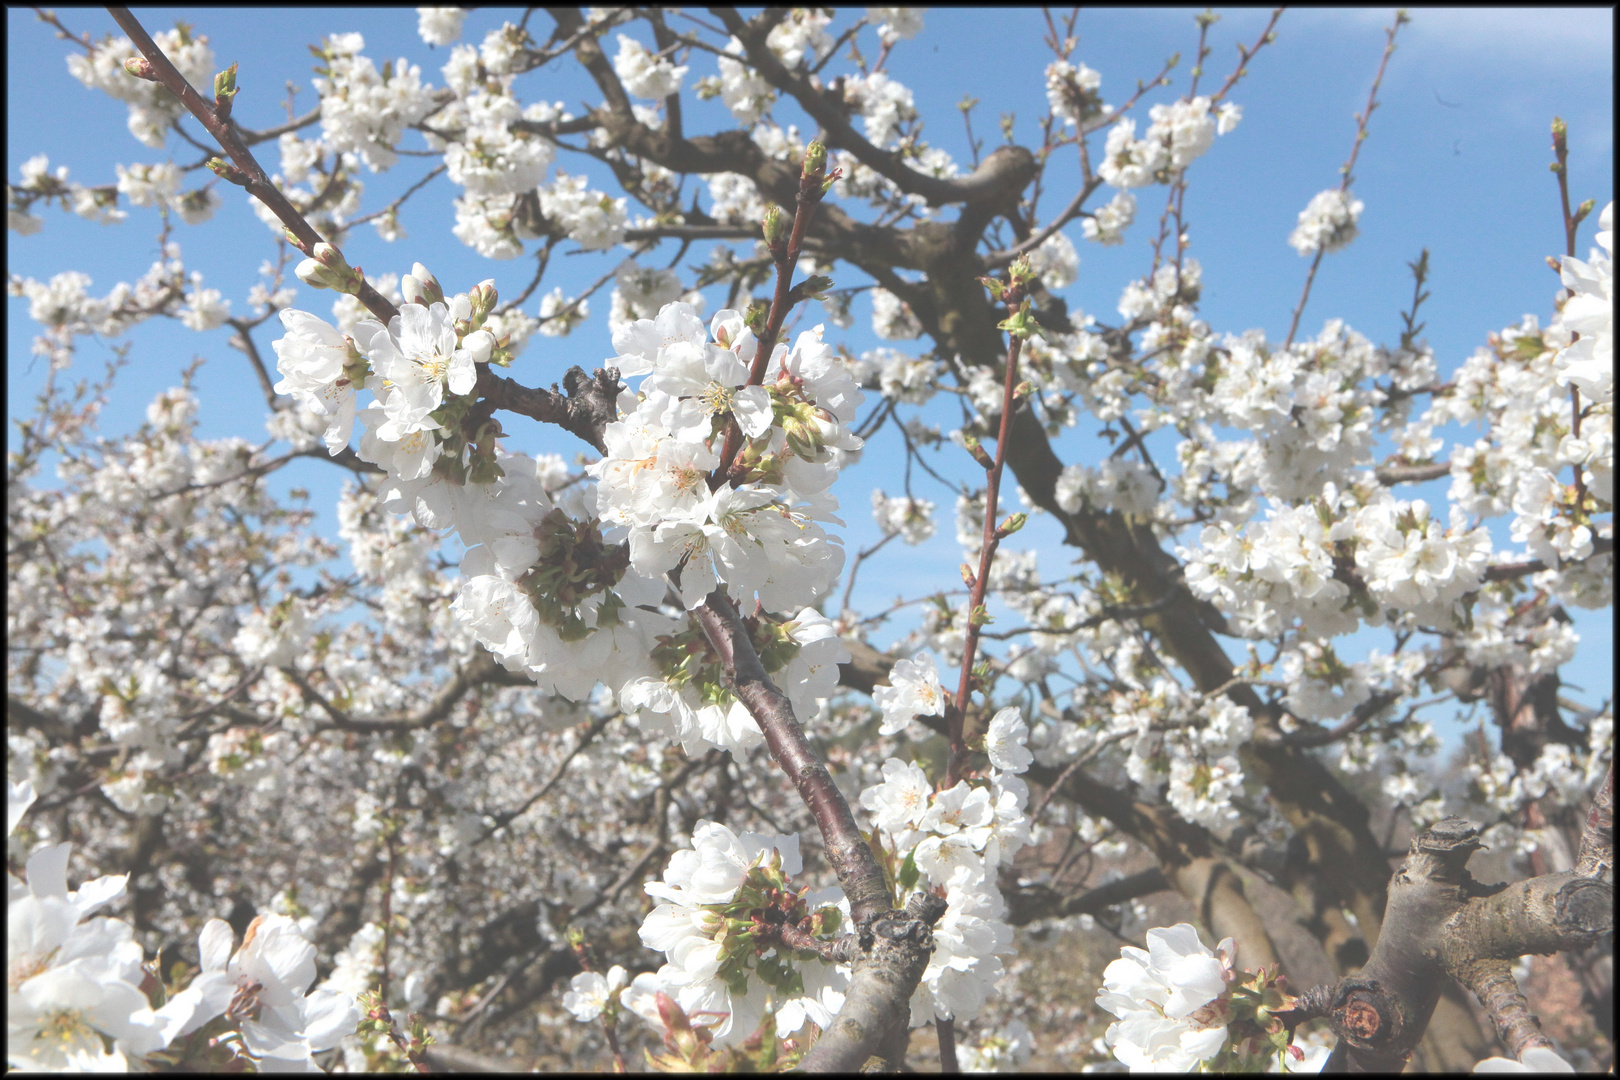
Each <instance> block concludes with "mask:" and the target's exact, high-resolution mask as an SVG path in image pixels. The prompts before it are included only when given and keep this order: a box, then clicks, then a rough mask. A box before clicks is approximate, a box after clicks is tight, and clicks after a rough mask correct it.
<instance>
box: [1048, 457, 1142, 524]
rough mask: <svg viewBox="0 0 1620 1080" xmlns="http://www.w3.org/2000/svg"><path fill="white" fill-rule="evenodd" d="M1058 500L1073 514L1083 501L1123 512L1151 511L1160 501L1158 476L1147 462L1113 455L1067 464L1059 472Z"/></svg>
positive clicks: (1063, 507) (1090, 504)
mask: <svg viewBox="0 0 1620 1080" xmlns="http://www.w3.org/2000/svg"><path fill="white" fill-rule="evenodd" d="M1056 497H1057V504H1058V506H1059V507H1061V508H1062V509H1064V510H1066V511H1067V512H1069V513H1071V514H1075V513H1079V511H1080V507H1081V506H1082V505H1086V506H1090V507H1092V508H1094V509H1097V510H1118V511H1120V512H1121V513H1124V514H1151V513H1152V512H1153V508H1154V507H1156V506H1157V505H1158V504H1159V478H1158V477H1157V476H1155V475H1154V473H1153V470H1152V469H1150V468H1149V467H1148V466H1147V465H1146V464H1144V463H1143V462H1140V461H1136V460H1134V459H1130V458H1124V457H1114V456H1112V455H1110V456H1109V457H1106V458H1104V459H1103V460H1102V461H1101V462H1099V463H1098V464H1097V466H1096V467H1095V468H1093V467H1092V466H1090V465H1066V466H1064V469H1063V472H1062V473H1061V474H1060V475H1059V476H1058V481H1057V490H1056Z"/></svg>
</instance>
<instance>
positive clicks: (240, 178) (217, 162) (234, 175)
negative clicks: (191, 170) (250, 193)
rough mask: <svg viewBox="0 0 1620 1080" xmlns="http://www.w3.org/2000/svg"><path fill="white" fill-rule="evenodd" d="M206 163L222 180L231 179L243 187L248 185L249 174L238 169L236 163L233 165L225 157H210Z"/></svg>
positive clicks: (209, 169)
mask: <svg viewBox="0 0 1620 1080" xmlns="http://www.w3.org/2000/svg"><path fill="white" fill-rule="evenodd" d="M204 164H206V165H207V166H208V171H209V172H211V173H213V174H214V175H215V176H217V177H219V178H220V179H221V180H229V181H230V182H231V183H233V184H237V185H239V186H241V187H246V186H247V182H248V174H247V173H245V172H243V171H242V170H241V169H238V168H237V167H236V166H235V165H232V164H231V163H230V162H228V161H226V160H225V159H224V158H217V157H216V158H209V159H208V160H207V161H206V162H204Z"/></svg>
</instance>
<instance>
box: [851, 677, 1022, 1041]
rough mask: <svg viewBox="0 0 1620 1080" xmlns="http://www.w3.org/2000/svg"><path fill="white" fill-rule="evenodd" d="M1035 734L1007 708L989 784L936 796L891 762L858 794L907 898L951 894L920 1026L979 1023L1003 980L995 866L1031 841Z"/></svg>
mask: <svg viewBox="0 0 1620 1080" xmlns="http://www.w3.org/2000/svg"><path fill="white" fill-rule="evenodd" d="M902 663H904V661H902ZM1028 737H1029V728H1028V726H1027V725H1026V724H1025V723H1024V720H1023V716H1022V714H1021V713H1020V711H1019V710H1018V709H1017V708H1005V709H1001V710H999V711H998V712H997V713H996V714H995V716H994V717H992V718H991V721H990V724H989V726H988V729H987V731H986V733H985V737H984V741H985V750H986V752H987V753H988V755H989V757H990V765H991V770H990V774H989V776H988V778H987V780H976V781H968V780H961V781H958V782H957V783H956V785H955V786H953V787H951V788H949V789H948V790H945V791H935V790H933V787H932V785H930V784H929V782H928V777H927V775H926V774H925V773H924V772H923V771H922V769H921V768H919V767H918V766H917V765H916V764H915V763H912V764H907V763H905V762H903V761H901V760H899V759H898V758H890V759H889V760H887V761H885V762H884V763H883V781H882V783H879V784H876V785H874V786H872V787H868V788H867V789H866V790H865V791H863V792H862V793H861V799H860V802H861V805H862V806H864V807H865V808H866V809H867V810H869V811H871V812H872V816H873V823H874V825H875V826H876V827H877V830H878V837H879V838H880V839H875V840H874V843H875V844H878V845H879V846H880V847H881V850H882V852H883V854H884V856H885V857H886V858H892V861H893V864H894V868H895V879H896V883H897V885H898V887H899V889H900V891H901V892H902V894H907V893H910V892H911V891H913V890H914V889H921V890H925V891H927V890H932V889H936V888H943V889H944V890H945V899H946V903H947V907H946V910H945V914H944V915H943V916H942V917H941V918H940V920H939V922H938V924H937V925H936V926H935V927H934V952H933V955H932V956H931V957H930V958H929V962H928V967H927V969H926V970H925V971H924V972H923V977H922V982H921V983H919V984H918V987H917V990H916V993H915V994H914V995H913V996H912V999H911V1025H912V1026H913V1027H917V1026H920V1025H922V1024H926V1023H928V1022H930V1021H932V1020H935V1019H956V1020H970V1019H972V1018H973V1017H975V1016H977V1015H978V1014H979V1012H980V1010H981V1009H983V1007H984V1002H985V999H986V998H987V997H988V995H989V993H990V991H991V989H992V988H993V987H994V986H995V983H996V980H998V979H999V978H1000V977H1001V976H1002V974H1003V968H1002V963H1001V956H1002V955H1003V954H1005V953H1009V952H1011V951H1012V948H1011V945H1012V928H1011V927H1009V926H1008V925H1007V924H1006V923H1005V922H1004V921H1003V920H1002V916H1003V915H1004V914H1005V912H1006V902H1005V900H1004V899H1003V898H1002V895H1001V891H1000V889H999V888H998V887H997V885H996V868H997V867H998V866H1000V865H1001V864H1002V863H1004V862H1011V860H1012V858H1013V856H1014V855H1015V854H1016V853H1017V852H1018V850H1019V849H1020V848H1022V847H1023V846H1024V845H1026V844H1028V843H1030V831H1029V830H1030V822H1029V819H1028V818H1027V817H1026V816H1025V814H1024V807H1025V804H1026V803H1027V802H1028V799H1029V787H1028V785H1026V784H1025V783H1024V781H1023V779H1022V778H1021V777H1020V776H1019V775H1018V774H1019V773H1022V772H1023V771H1024V770H1025V769H1027V768H1028V767H1029V764H1030V762H1031V761H1032V760H1033V755H1032V754H1031V753H1030V751H1029V750H1028V749H1027V748H1026V747H1025V745H1024V744H1025V742H1026V741H1027V740H1028ZM903 899H904V895H902V896H900V897H898V898H897V903H898V902H899V901H901V900H903Z"/></svg>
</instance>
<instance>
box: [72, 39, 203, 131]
mask: <svg viewBox="0 0 1620 1080" xmlns="http://www.w3.org/2000/svg"><path fill="white" fill-rule="evenodd" d="M152 41H153V42H154V43H155V44H156V45H157V47H158V48H160V49H162V50H163V55H164V56H167V57H168V58H169V60H170V62H171V63H173V64H174V66H175V67H176V68H177V69H178V70H179V72H180V74H181V75H184V76H185V79H186V82H188V83H190V84H191V85H192V86H193V87H202V88H203V89H204V90H208V89H210V88H211V87H212V86H213V80H214V71H215V68H214V50H213V49H211V48H209V47H208V38H207V37H206V36H205V35H200V34H199V35H197V36H195V37H194V36H192V34H191V30H190V28H189V27H188V26H186V25H185V24H184V23H181V24H179V25H177V26H176V27H175V29H173V30H160V31H158V32H157V33H155V34H153V35H152ZM138 56H140V51H139V50H138V49H136V48H135V44H134V42H132V41H130V40H129V39H128V38H124V37H119V38H113V37H109V38H107V39H106V40H104V41H102V42H100V43H99V44H96V45H94V46H92V47H91V49H90V51H89V54H88V55H86V56H79V55H77V54H75V55H72V56H69V57H68V59H67V65H68V71H69V72H70V73H71V74H72V75H73V77H74V78H75V79H78V80H79V81H80V82H82V83H84V85H85V86H88V87H89V88H90V89H92V90H101V91H104V92H105V93H107V94H108V95H109V96H111V97H115V98H117V99H118V100H119V101H122V102H125V103H127V104H128V105H129V133H130V134H131V135H133V136H135V137H136V138H137V139H139V140H140V141H141V142H143V143H145V144H146V145H147V146H150V147H152V148H153V149H162V148H163V144H164V142H165V140H166V139H167V137H168V129H169V125H170V124H172V123H173V122H174V121H175V119H176V118H178V117H179V116H180V115H181V114H182V113H183V112H185V109H184V107H183V106H182V105H181V104H180V99H179V98H177V97H175V96H174V95H173V94H171V93H169V92H168V90H166V89H164V87H163V86H162V84H160V83H157V82H152V81H148V80H146V79H135V78H131V77H130V75H129V73H128V72H127V71H125V70H124V61H125V60H130V59H134V58H136V57H138Z"/></svg>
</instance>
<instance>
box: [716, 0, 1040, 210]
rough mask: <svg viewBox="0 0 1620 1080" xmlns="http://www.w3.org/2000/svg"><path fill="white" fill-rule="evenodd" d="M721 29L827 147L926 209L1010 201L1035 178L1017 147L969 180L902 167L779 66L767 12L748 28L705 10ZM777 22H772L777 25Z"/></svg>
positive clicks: (839, 109)
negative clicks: (789, 100) (811, 124)
mask: <svg viewBox="0 0 1620 1080" xmlns="http://www.w3.org/2000/svg"><path fill="white" fill-rule="evenodd" d="M710 10H711V11H712V12H713V13H714V15H715V16H716V17H717V18H719V19H720V21H721V22H723V23H724V24H725V27H726V30H727V31H729V32H730V33H731V34H732V35H733V36H734V37H736V38H737V40H738V41H740V42H742V44H743V48H744V50H745V51H746V52H747V54H748V62H749V63H750V64H751V65H753V67H754V68H756V69H757V70H758V71H759V73H760V75H762V76H763V77H764V78H765V81H766V82H768V83H770V84H771V85H772V86H774V87H776V88H777V89H779V90H784V91H786V92H787V93H788V94H790V95H792V97H793V99H794V100H795V101H797V102H798V103H799V105H800V107H801V108H803V109H804V111H805V112H806V113H808V114H809V115H810V118H811V119H813V120H814V121H815V122H816V123H818V124H820V125H821V127H822V130H824V131H825V132H826V133H827V138H826V143H827V145H828V146H829V147H839V148H842V149H846V150H848V151H849V152H850V153H852V154H854V155H855V159H856V160H857V161H859V162H860V163H861V164H862V165H865V166H866V167H867V168H869V169H871V170H872V171H874V172H876V173H877V174H878V175H879V176H882V177H884V178H885V179H888V180H891V181H893V182H894V184H895V186H897V187H898V188H899V189H900V190H901V191H903V192H905V193H906V194H908V195H921V196H922V197H923V198H925V199H927V200H928V205H929V206H944V205H947V204H949V203H976V202H1001V201H1005V200H1006V198H1007V196H1008V195H1009V194H1010V195H1012V196H1013V198H1014V199H1016V197H1017V194H1018V192H1020V191H1022V190H1023V189H1024V186H1025V185H1026V184H1028V183H1029V182H1030V180H1032V179H1033V178H1034V176H1035V158H1034V155H1032V154H1031V153H1030V152H1029V151H1028V150H1025V149H1023V148H1022V147H1012V148H1009V149H1011V150H1013V151H1014V152H1013V153H1011V154H1006V153H1003V154H1000V155H997V154H991V155H990V156H989V157H988V158H986V159H985V161H984V163H983V164H982V165H980V166H979V168H978V169H976V170H974V172H973V173H972V174H971V175H969V176H964V177H961V178H960V179H954V180H944V179H940V178H938V177H934V176H928V175H926V174H924V173H920V172H918V171H916V170H915V169H913V168H911V167H910V166H909V165H907V164H906V162H905V159H904V158H902V157H901V156H900V155H899V154H898V153H895V152H894V151H892V150H883V149H880V148H878V147H876V146H873V145H872V144H871V143H870V142H868V141H867V139H866V138H865V137H864V136H862V135H860V134H859V133H857V132H856V131H855V129H854V128H853V127H851V126H850V123H849V116H848V114H847V113H846V111H845V109H844V105H843V103H842V102H841V101H837V100H835V99H833V98H831V97H829V96H828V95H827V94H826V93H824V92H823V91H821V90H819V89H817V88H816V87H815V86H812V85H811V83H810V80H809V79H808V78H807V77H805V76H801V75H798V74H795V73H794V72H791V71H789V70H788V69H787V68H785V67H783V66H782V62H781V61H780V60H778V59H777V58H776V54H775V53H773V52H772V51H771V49H770V46H768V45H767V44H766V41H765V39H766V37H767V36H768V34H769V33H770V27H771V25H772V24H771V22H770V21H769V17H770V14H771V13H770V12H767V13H766V14H765V15H762V16H761V17H760V18H759V19H757V20H755V21H753V22H748V21H746V20H744V19H743V17H742V16H741V15H739V14H737V11H736V9H735V8H711V9H710ZM780 18H781V17H780V16H779V15H778V16H777V17H776V21H780Z"/></svg>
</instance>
